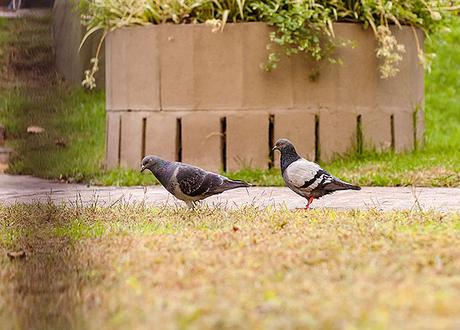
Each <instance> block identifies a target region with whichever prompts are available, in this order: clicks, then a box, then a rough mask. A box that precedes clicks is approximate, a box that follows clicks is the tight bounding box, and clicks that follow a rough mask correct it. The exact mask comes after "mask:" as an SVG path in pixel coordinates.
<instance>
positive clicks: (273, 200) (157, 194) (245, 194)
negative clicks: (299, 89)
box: [0, 175, 460, 211]
mask: <svg viewBox="0 0 460 330" xmlns="http://www.w3.org/2000/svg"><path fill="white" fill-rule="evenodd" d="M48 201H52V202H54V203H63V202H65V203H70V204H76V203H78V204H84V205H91V204H94V203H97V204H98V205H100V206H110V205H113V204H117V203H140V202H146V203H147V204H149V205H165V204H168V205H177V206H184V205H185V204H184V203H182V202H180V201H178V200H176V199H175V198H174V197H172V196H171V195H170V194H169V193H167V192H166V190H164V188H163V187H160V186H152V187H147V188H144V187H95V186H86V185H81V184H65V183H59V182H53V181H46V180H42V179H37V178H33V177H29V176H11V175H0V203H1V204H13V203H33V202H48ZM206 203H207V204H209V205H213V206H224V207H240V206H244V205H254V206H267V205H275V206H278V207H280V206H283V205H285V206H287V207H288V208H290V209H294V208H299V207H303V206H304V205H305V200H304V199H303V198H301V197H300V196H297V195H296V194H294V193H293V192H292V191H290V190H289V189H287V188H284V187H283V188H281V187H254V188H250V189H247V190H246V189H237V190H233V191H228V192H225V193H223V194H221V195H220V196H217V197H210V198H208V199H207V200H206ZM313 208H335V209H370V208H374V209H378V210H385V211H388V210H410V209H423V210H430V209H437V210H440V211H460V188H416V189H415V191H414V190H413V189H412V188H406V187H401V188H391V187H389V188H387V187H366V188H363V189H362V190H361V191H342V192H337V193H335V194H333V195H329V196H326V197H324V198H322V199H320V200H317V201H314V202H313Z"/></svg>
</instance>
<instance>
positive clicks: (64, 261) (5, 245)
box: [0, 204, 85, 329]
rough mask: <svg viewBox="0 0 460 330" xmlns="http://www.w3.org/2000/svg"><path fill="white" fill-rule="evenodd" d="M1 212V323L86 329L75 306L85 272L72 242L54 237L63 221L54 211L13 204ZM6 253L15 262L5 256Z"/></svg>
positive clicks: (78, 303)
mask: <svg viewBox="0 0 460 330" xmlns="http://www.w3.org/2000/svg"><path fill="white" fill-rule="evenodd" d="M0 214H1V218H2V219H3V221H2V223H1V227H2V228H1V235H2V236H1V237H2V240H1V244H0V246H1V249H2V250H3V251H2V252H3V253H2V258H1V260H2V261H1V264H2V268H3V274H2V275H3V276H1V277H3V279H2V282H3V285H2V286H3V288H2V290H1V291H3V297H4V304H5V305H4V306H1V304H0V320H1V323H2V324H3V325H7V324H9V325H10V326H11V328H18V329H74V328H85V326H84V324H83V321H82V317H81V308H80V307H79V306H81V285H82V281H83V280H82V279H83V278H84V276H83V277H82V273H83V274H84V271H83V267H82V265H81V263H80V257H79V255H78V253H77V252H76V249H75V247H74V245H73V243H72V241H71V240H70V239H69V238H66V237H59V235H56V230H55V225H56V223H59V222H62V221H63V220H62V219H60V218H59V213H58V212H57V207H56V206H54V205H52V204H37V205H32V206H30V205H29V206H27V205H16V206H12V207H7V208H3V209H2V210H0ZM11 252H13V253H16V257H15V258H14V257H11V256H7V254H11ZM22 252H25V256H23V254H22ZM2 314H3V315H2Z"/></svg>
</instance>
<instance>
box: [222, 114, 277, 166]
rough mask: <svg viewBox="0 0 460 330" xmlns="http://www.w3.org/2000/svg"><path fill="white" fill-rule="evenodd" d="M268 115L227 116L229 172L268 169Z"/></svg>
mask: <svg viewBox="0 0 460 330" xmlns="http://www.w3.org/2000/svg"><path fill="white" fill-rule="evenodd" d="M268 122H269V115H268V113H244V114H231V115H228V116H227V137H226V141H227V148H226V158H227V170H229V171H237V170H241V169H244V168H258V169H266V168H268V160H269V158H268V155H269V150H270V149H269V145H268Z"/></svg>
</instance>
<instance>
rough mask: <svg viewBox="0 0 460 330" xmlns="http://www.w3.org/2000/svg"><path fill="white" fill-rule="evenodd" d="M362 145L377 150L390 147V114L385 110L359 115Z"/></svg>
mask: <svg viewBox="0 0 460 330" xmlns="http://www.w3.org/2000/svg"><path fill="white" fill-rule="evenodd" d="M361 122H362V133H363V146H364V148H365V149H374V150H377V151H384V150H389V149H390V148H391V115H390V114H389V113H385V112H369V113H364V114H363V115H362V116H361Z"/></svg>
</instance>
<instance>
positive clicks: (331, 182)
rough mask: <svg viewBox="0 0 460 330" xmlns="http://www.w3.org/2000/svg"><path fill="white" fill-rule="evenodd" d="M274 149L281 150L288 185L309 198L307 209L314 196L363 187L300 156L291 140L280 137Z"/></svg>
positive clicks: (283, 174) (282, 170)
mask: <svg viewBox="0 0 460 330" xmlns="http://www.w3.org/2000/svg"><path fill="white" fill-rule="evenodd" d="M273 150H279V151H280V152H281V175H282V176H283V179H284V182H285V183H286V186H288V187H289V188H290V189H291V190H292V191H294V192H295V193H297V194H299V195H300V196H302V197H305V198H307V199H308V204H307V206H306V207H305V209H308V208H309V207H310V204H311V203H312V202H313V199H314V198H316V199H318V198H320V197H323V196H324V195H327V194H331V193H333V192H335V191H337V190H348V189H352V190H360V189H361V187H358V186H354V185H352V184H349V183H346V182H344V181H342V180H340V179H338V178H336V177H335V176H333V175H331V174H329V173H327V172H326V171H325V170H323V169H322V168H321V167H320V166H319V165H318V164H316V163H313V162H310V161H308V160H306V159H303V158H302V157H300V156H299V155H298V154H297V152H296V150H295V148H294V145H293V144H292V143H291V141H289V140H286V139H279V140H278V141H276V143H275V146H274V147H273Z"/></svg>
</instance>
